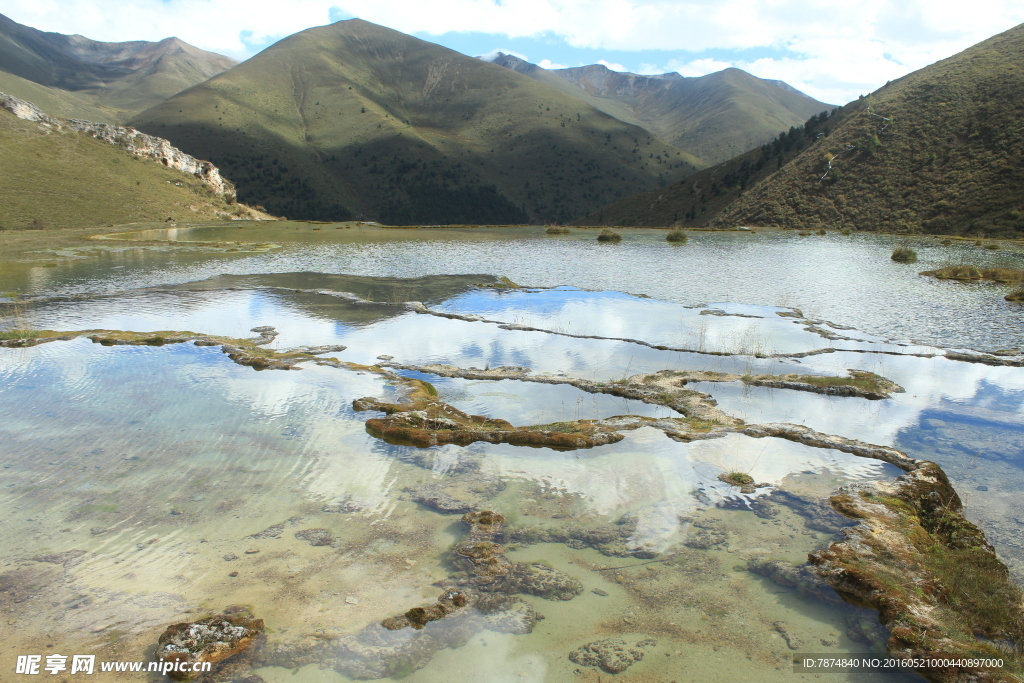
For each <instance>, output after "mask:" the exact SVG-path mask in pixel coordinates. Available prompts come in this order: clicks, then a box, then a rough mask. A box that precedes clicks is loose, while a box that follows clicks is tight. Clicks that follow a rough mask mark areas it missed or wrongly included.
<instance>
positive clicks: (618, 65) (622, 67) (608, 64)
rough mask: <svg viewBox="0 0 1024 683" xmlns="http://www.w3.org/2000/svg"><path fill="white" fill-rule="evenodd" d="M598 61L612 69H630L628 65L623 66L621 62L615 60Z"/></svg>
mask: <svg viewBox="0 0 1024 683" xmlns="http://www.w3.org/2000/svg"><path fill="white" fill-rule="evenodd" d="M597 63H598V64H600V65H602V66H605V67H607V68H609V69H611V70H612V71H629V69H627V68H626V67H624V66H622V65H621V64H616V63H615V62H609V61H607V60H604V59H599V60H597Z"/></svg>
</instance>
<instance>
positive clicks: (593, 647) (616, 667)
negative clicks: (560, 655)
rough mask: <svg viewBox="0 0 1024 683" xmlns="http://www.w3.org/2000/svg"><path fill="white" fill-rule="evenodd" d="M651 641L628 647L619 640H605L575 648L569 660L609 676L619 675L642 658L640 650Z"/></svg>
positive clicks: (651, 643) (651, 641) (642, 654)
mask: <svg viewBox="0 0 1024 683" xmlns="http://www.w3.org/2000/svg"><path fill="white" fill-rule="evenodd" d="M654 642H655V641H653V640H642V641H640V642H639V643H637V644H636V647H629V646H628V645H627V644H626V641H624V640H622V639H621V638H606V639H605V640H595V641H594V642H592V643H587V644H586V645H584V646H582V647H579V648H576V649H575V650H573V651H572V652H570V653H569V659H570V660H572V661H573V662H575V663H576V664H579V665H581V666H596V667H600V668H601V669H602V670H603V671H606V672H608V673H610V674H620V673H622V672H623V671H625V670H626V669H628V668H629V667H630V666H632V665H633V664H634V663H636V662H639V661H640V660H641V659H643V658H644V651H643V650H642V649H640V648H642V647H649V646H651V645H654Z"/></svg>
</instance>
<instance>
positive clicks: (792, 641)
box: [772, 621, 804, 650]
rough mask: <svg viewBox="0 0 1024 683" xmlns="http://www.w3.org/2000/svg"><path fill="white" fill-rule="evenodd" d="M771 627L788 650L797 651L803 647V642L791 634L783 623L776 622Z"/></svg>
mask: <svg viewBox="0 0 1024 683" xmlns="http://www.w3.org/2000/svg"><path fill="white" fill-rule="evenodd" d="M772 626H773V627H774V628H775V630H776V631H777V632H778V634H779V635H780V636H782V639H783V640H785V641H786V646H787V647H788V648H789V649H790V650H799V649H800V648H802V647H803V646H804V642H803V641H802V640H800V639H799V638H797V637H796V636H795V635H793V632H792V631H790V630H789V627H788V626H786V623H785V622H782V621H776V622H775V623H774V624H772Z"/></svg>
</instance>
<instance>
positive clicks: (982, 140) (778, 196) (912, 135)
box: [579, 25, 1024, 238]
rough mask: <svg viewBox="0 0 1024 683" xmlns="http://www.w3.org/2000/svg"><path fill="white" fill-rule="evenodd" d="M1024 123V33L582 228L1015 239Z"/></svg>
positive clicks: (1023, 212)
mask: <svg viewBox="0 0 1024 683" xmlns="http://www.w3.org/2000/svg"><path fill="white" fill-rule="evenodd" d="M1021 111H1024V25H1021V26H1018V27H1016V28H1013V29H1011V30H1009V31H1006V32H1005V33H1001V34H999V35H997V36H995V37H993V38H990V39H988V40H986V41H984V42H982V43H979V44H978V45H975V46H974V47H971V48H969V49H967V50H965V51H963V52H961V53H959V54H957V55H954V56H952V57H950V58H948V59H945V60H942V61H940V62H937V63H935V64H932V65H931V66H927V67H925V68H923V69H921V70H919V71H915V72H913V73H911V74H909V75H907V76H904V77H903V78H901V79H899V80H896V81H892V82H890V83H888V84H886V85H885V86H883V87H882V88H880V89H878V90H877V91H875V92H874V93H872V94H871V95H870V96H868V97H865V98H861V99H859V100H855V101H853V102H851V103H849V104H847V105H846V106H844V107H842V108H840V109H838V110H835V111H834V112H833V113H832V115H831V116H829V117H827V120H826V121H821V120H820V117H818V118H816V119H812V120H811V121H809V122H808V125H807V126H804V127H801V128H795V129H793V130H791V131H789V132H788V133H787V134H786V135H785V136H780V139H779V140H776V141H775V142H773V143H772V144H771V145H768V146H766V147H764V148H762V149H760V150H753V151H751V152H748V153H747V154H745V155H741V156H740V157H737V158H735V159H732V160H730V161H728V162H725V163H723V164H720V165H717V166H715V167H712V168H708V169H705V170H703V171H702V172H701V173H699V174H695V175H693V176H692V177H690V178H687V179H686V180H685V181H684V182H681V183H676V184H674V185H671V186H668V187H665V188H663V189H661V190H658V191H656V192H647V193H642V194H638V195H635V196H633V197H627V198H625V199H622V200H620V201H617V202H614V203H612V204H610V205H609V206H606V207H604V208H602V209H600V210H598V211H595V212H593V213H591V214H590V215H589V216H587V217H586V218H584V219H581V220H580V221H579V222H581V223H585V222H590V223H599V222H604V223H608V224H611V223H613V222H615V221H618V222H619V224H624V225H663V226H667V225H673V224H677V225H682V226H687V225H708V226H709V227H713V228H727V227H734V226H737V225H739V226H778V227H784V228H799V229H806V230H816V229H822V228H836V229H853V230H884V231H891V232H908V233H914V232H925V233H943V234H963V235H978V236H993V237H1016V238H1020V237H1022V236H1024V119H1022V118H1021V116H1020V112H1021ZM787 146H788V148H789V149H788V150H786V149H784V148H785V147H787ZM780 148H782V149H781V154H780V153H778V152H779V151H780ZM764 157H766V162H765V163H764V164H762V165H761V167H760V168H756V166H757V164H758V163H759V162H760V160H761V159H762V158H764ZM740 181H742V182H740Z"/></svg>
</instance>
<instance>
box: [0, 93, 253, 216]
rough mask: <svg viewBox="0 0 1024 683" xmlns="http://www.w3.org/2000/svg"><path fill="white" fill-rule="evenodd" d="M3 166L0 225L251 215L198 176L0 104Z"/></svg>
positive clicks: (0, 154)
mask: <svg viewBox="0 0 1024 683" xmlns="http://www.w3.org/2000/svg"><path fill="white" fill-rule="evenodd" d="M0 168H2V169H3V177H4V180H3V182H2V183H0V230H21V229H33V228H35V229H46V228H71V227H93V226H100V225H112V224H114V225H116V224H120V223H129V222H133V221H154V220H157V221H161V220H165V219H167V218H169V217H170V218H174V219H175V220H214V219H217V218H224V217H227V216H228V214H229V213H232V212H233V213H235V214H244V215H250V211H249V210H248V208H247V207H240V206H238V205H228V204H227V203H225V201H224V200H223V199H222V198H221V197H220V196H218V195H216V194H213V193H212V192H210V191H208V189H207V187H206V186H205V185H204V184H203V183H202V182H201V181H199V180H198V179H196V178H193V177H191V176H188V175H186V174H183V173H180V172H178V171H174V170H170V169H167V168H164V166H163V165H161V164H159V163H157V162H155V161H148V160H144V159H139V158H138V157H135V156H134V155H132V154H129V153H128V152H126V151H124V150H123V149H120V148H118V147H115V146H114V145H111V144H110V143H108V142H104V141H102V140H96V139H94V138H92V137H90V136H88V135H84V134H82V133H76V132H70V131H67V132H54V131H52V130H50V129H47V128H44V127H42V126H40V125H39V124H37V123H33V122H29V121H23V120H21V119H19V118H17V117H15V116H14V115H13V114H11V113H9V112H8V111H7V110H6V109H0Z"/></svg>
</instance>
